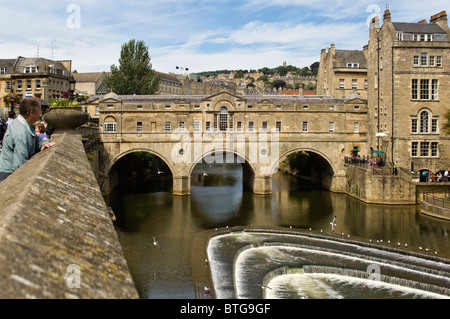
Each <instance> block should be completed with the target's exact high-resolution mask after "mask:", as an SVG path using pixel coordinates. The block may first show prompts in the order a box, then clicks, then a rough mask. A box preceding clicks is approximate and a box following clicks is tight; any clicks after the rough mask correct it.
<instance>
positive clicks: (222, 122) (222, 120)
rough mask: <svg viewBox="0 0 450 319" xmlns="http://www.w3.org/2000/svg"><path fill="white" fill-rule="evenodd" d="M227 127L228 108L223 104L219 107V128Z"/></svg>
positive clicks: (225, 128)
mask: <svg viewBox="0 0 450 319" xmlns="http://www.w3.org/2000/svg"><path fill="white" fill-rule="evenodd" d="M227 128H228V109H227V108H226V107H224V106H223V107H221V108H220V114H219V130H221V131H226V130H227Z"/></svg>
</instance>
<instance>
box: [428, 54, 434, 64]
mask: <svg viewBox="0 0 450 319" xmlns="http://www.w3.org/2000/svg"><path fill="white" fill-rule="evenodd" d="M434 59H435V56H434V55H430V59H429V64H430V66H434V65H435V63H434Z"/></svg>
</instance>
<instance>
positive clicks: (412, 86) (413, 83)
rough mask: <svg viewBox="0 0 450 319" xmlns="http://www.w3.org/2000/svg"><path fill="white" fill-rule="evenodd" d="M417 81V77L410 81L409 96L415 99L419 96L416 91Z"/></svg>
mask: <svg viewBox="0 0 450 319" xmlns="http://www.w3.org/2000/svg"><path fill="white" fill-rule="evenodd" d="M418 81H419V80H417V79H413V80H412V83H411V98H412V99H413V100H417V99H418V98H419V96H418V92H417V90H418V87H417V85H418Z"/></svg>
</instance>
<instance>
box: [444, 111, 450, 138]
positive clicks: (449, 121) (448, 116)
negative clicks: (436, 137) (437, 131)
mask: <svg viewBox="0 0 450 319" xmlns="http://www.w3.org/2000/svg"><path fill="white" fill-rule="evenodd" d="M445 118H446V119H447V122H446V123H444V127H443V128H444V132H445V133H446V134H449V135H450V109H449V110H448V111H447V113H446V114H445Z"/></svg>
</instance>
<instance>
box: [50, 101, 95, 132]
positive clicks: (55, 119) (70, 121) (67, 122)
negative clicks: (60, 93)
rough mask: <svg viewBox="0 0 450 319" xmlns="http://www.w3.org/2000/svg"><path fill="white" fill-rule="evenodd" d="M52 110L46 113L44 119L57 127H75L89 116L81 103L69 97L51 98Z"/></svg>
mask: <svg viewBox="0 0 450 319" xmlns="http://www.w3.org/2000/svg"><path fill="white" fill-rule="evenodd" d="M49 105H50V110H49V111H48V112H47V113H45V114H44V120H45V121H46V122H47V123H48V124H49V125H50V126H53V127H54V128H56V129H75V128H77V127H79V126H81V125H83V124H84V123H86V121H87V120H88V118H89V115H88V114H87V113H86V112H83V110H82V109H81V105H78V103H77V102H76V101H75V102H72V101H70V100H68V99H64V98H62V99H50V100H49Z"/></svg>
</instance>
